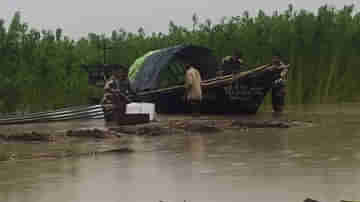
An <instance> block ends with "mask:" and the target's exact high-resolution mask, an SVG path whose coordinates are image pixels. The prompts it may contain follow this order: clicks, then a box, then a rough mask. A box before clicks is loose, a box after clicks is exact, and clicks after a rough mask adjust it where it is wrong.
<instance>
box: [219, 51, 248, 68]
mask: <svg viewBox="0 0 360 202" xmlns="http://www.w3.org/2000/svg"><path fill="white" fill-rule="evenodd" d="M222 70H223V71H224V73H225V74H232V73H238V72H240V71H246V70H247V68H246V65H245V62H244V59H243V54H242V52H241V51H240V50H237V51H235V53H234V55H232V56H226V57H224V58H223V59H222Z"/></svg>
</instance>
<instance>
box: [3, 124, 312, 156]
mask: <svg viewBox="0 0 360 202" xmlns="http://www.w3.org/2000/svg"><path fill="white" fill-rule="evenodd" d="M304 125H305V123H304V122H297V121H289V120H271V119H266V120H251V119H249V118H240V119H239V118H237V119H235V118H234V119H231V118H224V117H223V118H218V117H201V118H196V117H166V118H162V119H160V120H158V121H154V122H151V123H146V124H139V125H125V126H117V125H114V124H112V123H105V122H104V124H103V125H98V126H96V125H95V126H93V124H89V125H85V126H84V125H82V127H79V126H76V125H71V126H66V127H64V128H62V129H63V130H55V131H53V130H50V131H49V130H37V129H40V128H39V127H35V128H23V130H20V131H19V130H16V131H12V130H0V144H2V145H8V146H9V145H10V146H9V147H11V148H13V147H14V145H18V147H25V148H27V147H30V149H25V150H24V151H22V152H18V151H17V150H15V151H11V149H10V151H8V149H3V151H0V161H9V160H23V159H48V158H65V157H74V156H81V155H93V154H106V153H109V152H112V153H113V152H119V153H123V152H130V151H131V149H130V146H129V145H130V144H131V137H133V136H145V137H156V136H167V135H185V134H186V135H191V134H204V135H206V134H216V133H222V132H224V131H225V130H249V129H256V128H290V127H298V126H304ZM29 130H30V131H29ZM4 131H6V132H4ZM29 144H32V145H37V146H38V145H44V146H42V147H40V148H44V149H39V150H36V151H34V149H33V148H32V147H31V146H28V145H29ZM24 145H25V146H24ZM84 145H85V146H84ZM5 148H6V147H5ZM52 148H55V149H52ZM79 148H81V149H79Z"/></svg>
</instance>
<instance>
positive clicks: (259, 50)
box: [0, 5, 360, 111]
mask: <svg viewBox="0 0 360 202" xmlns="http://www.w3.org/2000/svg"><path fill="white" fill-rule="evenodd" d="M62 32H63V31H62V29H60V28H58V29H56V30H55V31H52V30H41V31H39V30H37V29H35V28H29V25H28V24H27V23H24V22H22V21H21V15H20V13H19V12H16V13H15V14H14V17H13V18H12V20H11V22H10V24H9V26H7V27H6V26H5V22H4V20H0V53H1V54H0V111H14V110H15V109H16V110H30V111H37V110H44V109H49V108H54V107H59V106H65V105H76V104H84V103H86V102H88V97H89V96H91V95H93V94H94V93H99V92H96V89H94V88H93V87H91V86H89V85H88V81H87V73H86V72H85V71H84V70H83V69H82V68H81V65H83V64H100V63H102V62H103V57H104V55H103V54H104V53H103V51H102V46H103V44H104V43H106V44H107V46H110V47H112V49H111V51H108V52H107V63H112V64H122V65H125V66H130V65H131V64H132V63H133V62H134V60H135V59H136V58H137V57H139V56H141V55H143V54H144V53H146V52H148V51H150V50H154V49H159V48H164V47H169V46H172V45H178V44H181V43H191V44H195V45H201V46H205V47H209V48H211V49H212V50H214V54H215V56H216V57H217V59H218V60H219V61H220V59H221V58H222V57H224V56H226V55H231V54H232V53H233V52H234V50H237V49H241V50H242V52H243V53H244V57H245V59H246V62H247V63H248V64H249V65H250V66H256V65H260V64H265V63H268V62H269V61H270V60H271V56H272V54H274V51H276V52H279V53H280V55H281V56H282V58H284V59H285V60H286V61H287V62H289V63H290V64H291V69H290V72H289V82H288V95H287V102H288V103H289V104H304V103H305V104H307V103H339V102H345V101H346V102H351V101H357V99H358V98H359V95H360V93H359V92H360V80H359V79H357V75H359V73H360V70H359V64H360V13H357V12H355V10H354V6H353V5H351V6H344V7H343V8H342V9H336V8H333V7H329V6H323V7H320V8H319V9H318V11H317V12H316V13H313V12H309V11H306V10H296V9H294V8H293V7H292V5H289V7H288V9H287V10H286V11H284V12H281V13H279V12H274V13H273V14H272V15H267V14H265V13H264V12H263V11H261V10H260V11H259V12H258V14H257V15H256V16H250V15H249V13H248V12H244V13H242V14H241V15H240V16H233V17H224V18H223V19H222V20H221V22H219V23H213V22H212V21H211V20H209V19H205V20H203V21H201V20H199V18H198V16H197V15H195V14H194V15H193V16H192V27H191V28H190V29H189V28H186V27H184V26H180V25H176V24H175V23H174V22H172V21H170V23H169V30H168V33H166V34H164V33H152V34H145V31H144V30H143V29H142V28H140V29H139V30H138V31H137V32H136V33H133V32H127V31H125V30H124V29H117V30H114V31H113V32H112V33H111V34H110V35H109V36H106V35H102V34H95V33H89V34H88V35H87V36H84V37H82V38H80V39H79V40H72V39H70V38H69V37H68V36H64V35H63V34H62Z"/></svg>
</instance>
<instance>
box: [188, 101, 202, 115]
mask: <svg viewBox="0 0 360 202" xmlns="http://www.w3.org/2000/svg"><path fill="white" fill-rule="evenodd" d="M188 103H189V105H190V110H191V114H192V115H193V116H200V112H201V100H189V101H188Z"/></svg>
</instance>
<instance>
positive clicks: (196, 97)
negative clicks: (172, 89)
mask: <svg viewBox="0 0 360 202" xmlns="http://www.w3.org/2000/svg"><path fill="white" fill-rule="evenodd" d="M185 69H186V75H185V89H186V100H187V103H189V104H190V107H191V113H192V114H193V115H196V116H199V115H200V106H201V101H202V90H201V75H200V72H199V70H197V69H196V68H194V67H193V66H192V65H189V64H188V65H186V66H185Z"/></svg>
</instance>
